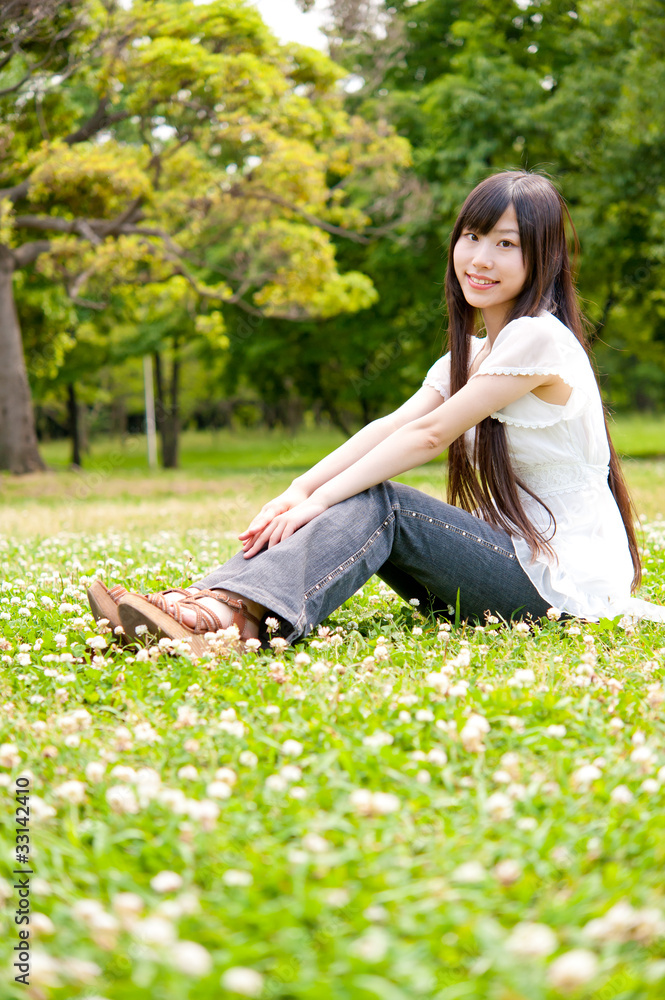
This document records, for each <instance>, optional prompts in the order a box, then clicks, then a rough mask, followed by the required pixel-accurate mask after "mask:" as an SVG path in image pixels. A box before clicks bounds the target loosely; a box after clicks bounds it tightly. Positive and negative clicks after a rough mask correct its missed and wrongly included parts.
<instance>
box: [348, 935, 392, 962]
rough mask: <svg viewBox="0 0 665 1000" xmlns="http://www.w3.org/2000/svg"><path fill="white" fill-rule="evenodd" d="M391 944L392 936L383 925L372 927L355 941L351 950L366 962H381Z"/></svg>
mask: <svg viewBox="0 0 665 1000" xmlns="http://www.w3.org/2000/svg"><path fill="white" fill-rule="evenodd" d="M389 945H390V937H389V936H388V934H387V932H386V931H385V930H384V929H383V928H382V927H370V928H369V930H367V931H365V933H364V934H363V935H362V936H361V937H359V938H358V939H357V940H356V941H354V942H353V943H352V945H351V950H352V951H353V953H354V954H355V955H357V956H358V958H361V959H363V961H365V962H371V963H375V962H381V961H383V959H384V958H385V956H386V952H387V951H388V947H389Z"/></svg>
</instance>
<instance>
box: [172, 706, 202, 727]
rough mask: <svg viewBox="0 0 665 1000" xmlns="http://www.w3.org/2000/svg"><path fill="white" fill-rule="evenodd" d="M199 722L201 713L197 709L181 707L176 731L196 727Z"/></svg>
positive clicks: (176, 722)
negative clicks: (186, 727)
mask: <svg viewBox="0 0 665 1000" xmlns="http://www.w3.org/2000/svg"><path fill="white" fill-rule="evenodd" d="M198 720H199V713H198V712H197V711H196V709H195V708H192V706H191V705H179V706H178V711H177V718H176V721H175V723H174V725H175V728H176V729H182V728H184V727H185V726H195V725H196V723H197V722H198Z"/></svg>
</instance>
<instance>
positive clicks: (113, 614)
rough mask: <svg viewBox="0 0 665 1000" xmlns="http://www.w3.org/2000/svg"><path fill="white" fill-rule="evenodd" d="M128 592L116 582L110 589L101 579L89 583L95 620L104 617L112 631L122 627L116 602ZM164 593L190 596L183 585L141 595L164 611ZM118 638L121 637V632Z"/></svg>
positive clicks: (165, 607)
mask: <svg viewBox="0 0 665 1000" xmlns="http://www.w3.org/2000/svg"><path fill="white" fill-rule="evenodd" d="M129 593H130V591H129V590H127V588H126V587H123V586H122V584H121V583H117V584H116V585H115V587H111V588H110V589H109V588H108V587H107V586H106V584H104V583H102V581H101V580H95V582H94V583H92V584H90V586H89V587H88V604H89V605H90V610H91V611H92V614H93V617H94V619H95V621H96V622H98V621H99V620H100V618H106V620H107V621H108V623H109V628H110V629H112V630H113V632H115V630H116V629H117V628H122V627H123V626H122V622H121V621H120V612H119V611H118V602H119V601H120V598H122V597H125V596H126V595H127V594H129ZM164 594H186V596H187V597H191V596H192V595H191V594H190V593H189V591H188V590H185V589H184V587H169V589H168V590H162V591H159V592H158V593H156V594H144V595H143V596H144V597H145V599H146V600H147V601H150V603H151V604H154V605H155V606H156V607H158V608H159V609H160V610H161V611H166V609H167V605H166V601H165V600H164V596H163V595H164ZM120 638H121V639H122V634H121V636H120Z"/></svg>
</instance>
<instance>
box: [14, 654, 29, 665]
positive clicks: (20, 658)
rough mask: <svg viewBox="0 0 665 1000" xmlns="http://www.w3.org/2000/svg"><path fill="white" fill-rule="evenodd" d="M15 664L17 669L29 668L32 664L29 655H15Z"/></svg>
mask: <svg viewBox="0 0 665 1000" xmlns="http://www.w3.org/2000/svg"><path fill="white" fill-rule="evenodd" d="M16 662H17V663H18V665H19V667H29V666H30V664H31V663H32V658H31V656H30V654H29V653H17V654H16Z"/></svg>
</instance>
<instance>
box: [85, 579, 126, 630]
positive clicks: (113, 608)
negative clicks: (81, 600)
mask: <svg viewBox="0 0 665 1000" xmlns="http://www.w3.org/2000/svg"><path fill="white" fill-rule="evenodd" d="M126 593H128V591H127V590H126V588H125V587H123V586H122V584H119V583H118V584H116V586H115V587H111V589H110V590H109V588H108V587H107V586H106V585H105V584H103V583H102V581H101V580H95V582H94V583H91V584H90V586H89V587H88V604H89V605H90V610H91V611H92V614H93V617H94V619H95V621H96V622H98V621H99V620H100V618H106V620H107V621H108V623H109V628H110V629H111V630H112V631H113V632H114V633H115V630H116V629H117V628H122V622H121V621H120V614H119V612H118V601H119V600H120V598H121V597H124V596H125V594H126ZM120 638H121V639H122V635H121V636H120Z"/></svg>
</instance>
